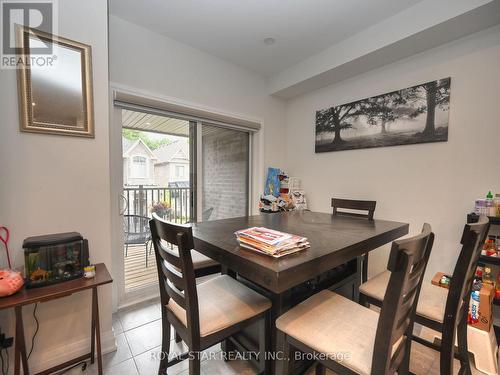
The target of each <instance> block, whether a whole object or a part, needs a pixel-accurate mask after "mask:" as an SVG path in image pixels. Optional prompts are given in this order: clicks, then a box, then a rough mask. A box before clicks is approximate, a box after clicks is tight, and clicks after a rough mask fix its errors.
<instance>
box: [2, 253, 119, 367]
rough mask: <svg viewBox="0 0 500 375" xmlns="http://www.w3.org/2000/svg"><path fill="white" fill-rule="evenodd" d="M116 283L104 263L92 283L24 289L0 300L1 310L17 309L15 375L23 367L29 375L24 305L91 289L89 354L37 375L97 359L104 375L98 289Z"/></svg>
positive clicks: (85, 281) (76, 282) (75, 281)
mask: <svg viewBox="0 0 500 375" xmlns="http://www.w3.org/2000/svg"><path fill="white" fill-rule="evenodd" d="M112 282H113V279H112V278H111V276H110V274H109V272H108V269H107V268H106V266H105V265H104V263H99V264H96V274H95V277H94V278H92V279H85V278H80V279H75V280H69V281H65V282H61V283H59V284H54V285H49V286H45V287H40V288H33V289H26V288H23V289H21V290H20V291H19V292H17V293H16V294H14V295H12V296H9V297H5V298H0V310H2V309H7V308H14V310H15V316H16V333H15V344H14V374H15V375H19V374H20V370H21V364H22V366H23V373H24V374H25V375H29V373H30V372H29V366H28V357H27V355H26V342H25V338H24V325H23V314H22V308H23V306H25V305H30V304H33V303H37V302H44V301H49V300H52V299H57V298H61V297H67V296H70V295H71V294H73V293H77V292H82V291H84V290H89V289H92V320H91V322H92V323H91V331H90V332H91V343H90V352H89V353H87V354H84V355H82V356H80V357H77V358H73V359H71V360H69V361H66V362H64V363H61V364H59V365H56V366H54V367H52V368H49V369H47V370H44V371H42V372H39V373H38V374H37V375H46V374H50V373H53V372H55V371H59V370H62V369H64V368H66V367H69V366H71V365H73V364H76V363H78V362H81V361H84V360H87V359H90V362H91V363H94V359H95V357H96V356H97V369H98V374H99V375H102V354H101V327H100V324H99V301H98V295H97V288H98V287H99V286H101V285H105V284H110V283H112Z"/></svg>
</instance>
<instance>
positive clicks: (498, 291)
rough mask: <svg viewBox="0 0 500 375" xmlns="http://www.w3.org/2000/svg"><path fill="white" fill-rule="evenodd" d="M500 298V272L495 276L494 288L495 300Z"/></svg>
mask: <svg viewBox="0 0 500 375" xmlns="http://www.w3.org/2000/svg"><path fill="white" fill-rule="evenodd" d="M499 298H500V272H499V273H498V276H497V285H496V287H495V299H499Z"/></svg>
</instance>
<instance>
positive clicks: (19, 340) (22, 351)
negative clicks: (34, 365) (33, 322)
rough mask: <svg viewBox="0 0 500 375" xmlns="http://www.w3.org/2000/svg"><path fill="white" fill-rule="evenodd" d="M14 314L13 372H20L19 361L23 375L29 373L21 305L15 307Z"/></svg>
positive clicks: (17, 374)
mask: <svg viewBox="0 0 500 375" xmlns="http://www.w3.org/2000/svg"><path fill="white" fill-rule="evenodd" d="M15 314H16V344H15V347H14V374H15V375H19V374H20V370H21V369H20V367H21V362H22V364H23V373H24V375H29V368H28V357H27V355H26V342H25V340H24V325H23V311H22V307H21V306H16V307H15Z"/></svg>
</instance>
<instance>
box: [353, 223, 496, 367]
mask: <svg viewBox="0 0 500 375" xmlns="http://www.w3.org/2000/svg"><path fill="white" fill-rule="evenodd" d="M488 229H489V221H488V218H487V217H485V216H481V217H480V218H479V221H478V222H477V223H475V224H466V225H465V228H464V231H463V235H462V239H461V244H462V250H461V251H460V255H459V256H458V259H457V263H456V265H455V270H454V271H453V276H452V278H451V281H450V285H449V289H445V288H441V287H439V286H435V285H432V284H431V283H424V284H423V286H422V290H421V293H420V299H419V302H418V305H417V313H416V317H415V322H416V323H418V324H421V325H423V326H425V327H428V328H431V329H433V330H435V331H437V332H440V333H441V344H440V345H439V344H436V343H431V342H428V341H426V340H424V339H422V338H420V337H418V336H415V335H414V336H413V340H415V341H416V342H418V343H420V344H423V345H425V346H428V347H430V348H432V349H435V350H437V351H439V352H440V374H441V375H451V374H452V373H453V358H454V356H455V354H454V353H455V337H456V336H455V335H457V339H458V353H457V354H456V356H457V358H458V359H459V360H460V374H463V373H465V374H471V368H470V363H469V354H468V351H467V315H468V312H469V300H470V293H471V289H472V282H473V278H474V273H475V270H476V265H477V262H478V259H479V256H480V255H481V250H482V247H483V244H484V240H485V239H486V236H487V234H488ZM391 277H392V276H391V275H390V273H389V272H387V271H385V272H383V273H381V274H379V275H377V276H375V277H373V278H371V279H370V280H369V281H368V282H366V283H365V284H363V285H361V287H360V303H361V304H363V305H365V306H366V305H367V304H373V305H376V306H383V298H384V295H385V294H386V290H387V285H391V284H390V282H391V281H390V279H391Z"/></svg>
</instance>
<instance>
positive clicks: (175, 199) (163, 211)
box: [123, 185, 191, 224]
mask: <svg viewBox="0 0 500 375" xmlns="http://www.w3.org/2000/svg"><path fill="white" fill-rule="evenodd" d="M123 195H124V197H125V198H126V201H127V203H126V204H127V206H126V207H125V212H124V214H125V215H140V216H146V217H151V215H152V209H153V205H155V206H157V207H156V211H155V212H156V213H157V214H158V215H159V216H161V217H163V218H164V219H165V220H167V221H172V222H175V223H180V224H184V223H187V222H188V221H190V220H191V204H190V203H191V189H190V188H169V187H144V186H143V185H139V186H138V187H124V188H123ZM159 203H163V206H164V208H163V207H161V206H159V205H158V204H159ZM158 206H159V207H158Z"/></svg>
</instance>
